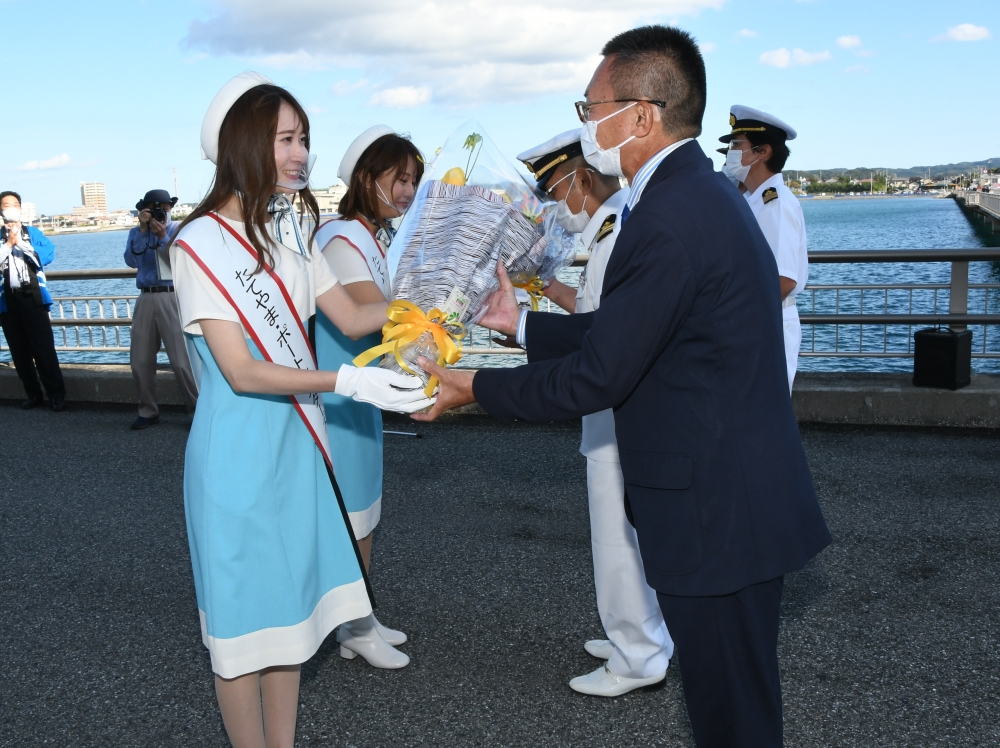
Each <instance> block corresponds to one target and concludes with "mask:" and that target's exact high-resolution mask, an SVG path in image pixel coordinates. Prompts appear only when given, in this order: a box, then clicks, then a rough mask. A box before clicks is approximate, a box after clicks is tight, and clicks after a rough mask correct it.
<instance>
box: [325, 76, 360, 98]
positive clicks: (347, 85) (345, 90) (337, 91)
mask: <svg viewBox="0 0 1000 748" xmlns="http://www.w3.org/2000/svg"><path fill="white" fill-rule="evenodd" d="M365 88H368V79H367V78H362V79H361V80H359V81H355V82H354V83H351V82H350V81H337V82H336V83H334V84H333V88H331V89H330V93H332V94H333V95H334V96H347V95H348V94H351V93H354V92H355V91H361V90H363V89H365Z"/></svg>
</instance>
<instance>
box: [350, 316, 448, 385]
mask: <svg viewBox="0 0 1000 748" xmlns="http://www.w3.org/2000/svg"><path fill="white" fill-rule="evenodd" d="M385 316H386V317H388V318H389V321H388V322H386V323H385V326H384V327H383V328H382V344H381V345H376V346H374V347H372V348H369V349H368V350H367V351H365V352H364V353H361V354H359V355H358V356H357V357H356V358H355V359H354V365H355V366H366V365H367V364H369V363H371V362H372V361H374V360H375V359H376V358H378V357H379V356H382V355H385V354H386V353H391V354H392V355H393V356H395V357H396V363H397V364H399V367H400V368H401V369H402V370H403V371H405V372H408V373H410V374H413V375H414V376H416V372H415V371H413V369H411V368H410V367H409V366H407V365H406V362H405V361H403V357H402V356H401V355H400V352H399V349H400V346H405V345H408V344H410V343H412V342H414V341H415V340H416V339H417V338H419V337H420V336H421V335H423V334H424V333H425V332H429V333H430V334H431V335H432V336H433V338H434V342H435V343H436V344H437V349H438V359H437V364H438V366H445V365H447V364H456V363H458V360H459V359H460V358H462V343H461V341H462V338H464V337H465V325H463V324H462V323H461V322H447V326H445V324H446V320H447V315H445V313H444V312H442V311H441V310H440V309H438V308H436V307H435V308H434V309H431V310H430V311H428V312H426V313H425V312H424V311H423V310H422V309H421V308H420V307H418V306H417V305H416V304H413V303H411V302H409V301H402V300H397V301H393V302H392V303H390V304H389V308H388V309H386V311H385ZM449 328H452V329H449ZM437 385H438V380H437V377H431V378H430V380H429V381H428V382H427V387H426V388H424V394H425V395H427V397H430V396H431V395H432V394H433V393H434V388H435V387H437Z"/></svg>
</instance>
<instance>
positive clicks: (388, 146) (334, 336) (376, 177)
mask: <svg viewBox="0 0 1000 748" xmlns="http://www.w3.org/2000/svg"><path fill="white" fill-rule="evenodd" d="M423 171H424V165H423V161H422V159H421V156H420V152H419V151H418V150H417V148H416V146H414V145H413V143H411V142H410V140H409V139H408V138H405V137H402V136H400V135H397V134H396V133H395V132H393V131H392V129H390V128H389V127H387V126H385V125H376V126H375V127H371V128H369V129H368V130H366V131H365V132H363V133H362V134H361V135H360V136H358V138H357V139H355V141H354V142H353V143H351V145H350V147H349V148H348V149H347V153H346V154H345V156H344V158H343V160H342V161H341V164H340V169H339V172H338V176H340V178H341V179H343V180H344V181H345V182H346V183H347V185H348V189H347V194H346V195H345V196H344V199H343V200H342V201H341V203H340V218H338V219H336V220H332V221H328V222H326V223H324V224H323V225H322V226H320V228H319V230H318V231H317V232H316V244H317V246H318V247H321V248H322V250H323V255H324V257H326V260H327V262H328V263H329V264H330V267H331V269H332V270H333V272H334V274H335V275H336V276H337V278H338V280H339V281H340V283H341V284H342V285H343V286H344V288H345V290H346V291H347V293H348V294H349V295H350V296H351V297H352V298H353V299H354V300H355V301H356V302H358V303H359V304H365V303H375V302H381V301H386V300H388V299H389V297H390V295H391V294H390V287H389V285H390V284H389V278H388V269H387V266H386V261H385V259H386V250H387V249H388V247H389V243H390V242H391V241H392V234H393V227H392V225H391V224H390V223H389V221H390V220H391V219H393V218H398V217H399V216H401V215H402V214H403V213H404V212H405V211H406V209H407V208H408V207H409V205H410V203H411V202H412V200H413V195H414V193H415V191H416V186H417V184H418V183H419V181H420V178H421V176H423ZM381 342H382V339H381V336H380V335H379V334H378V333H375V334H372V335H366V336H364V337H362V338H360V339H356V338H352V337H349V336H347V335H344V334H343V333H342V332H341V331H340V330H338V329H337V328H336V326H335V325H334V324H333V323H332V322H331V321H330V320H329V318H327V317H326V316H325V315H324V314H322V313H320V314H317V315H316V356H317V360H318V362H319V367H320V368H321V369H329V370H331V371H333V370H336V369H337V368H339V367H340V366H341V365H342V364H349V363H351V361H353V360H354V358H355V356H357V355H358V354H359V353H362V352H364V351H366V350H368V349H369V348H371V347H372V346H376V345H378V344H380V343H381ZM323 404H324V406H325V408H326V422H327V431H328V433H329V435H330V444H331V448H332V450H333V453H334V455H335V456H334V470H335V471H336V473H337V480H338V482H339V484H340V489H341V492H342V493H343V496H344V503H345V504H346V505H347V508H348V511H349V513H350V519H351V524H352V526H353V528H354V535H355V537H356V538H357V539H358V546H359V548H360V550H361V556H362V559H363V560H364V564H365V568H366V570H367V569H368V567H369V562H370V558H371V547H372V533H373V532H374V530H375V526H376V525H377V524H378V522H379V519H380V517H381V512H382V414H381V412H380V411H379V410H378V408H374V407H372V406H370V405H365V404H363V403H357V402H354V401H351V400H346V399H345V398H342V397H336V396H333V395H329V394H327V395H324V398H323ZM369 626H374V627H375V629H376V630H377V631H378V632H379V634H380V636H381V637H382V639H383V640H384V641H385V642H386V645H387V646H386V647H378V648H377V649H372V648H364V649H361V650H360V651H358V650H356V649H355V648H352V646H351V641H350V638H349V637H350V634H351V632H352V631H353V630H355V629H356V628H359V627H360V628H361V629H367V628H368V627H369ZM338 637H339V640H340V641H341V650H340V653H341V656H343V657H346V658H348V659H353V658H354V657H355V656H356V655H357V654H361V655H362V656H363V657H364V658H365V659H366V660H367V661H368V662H369V663H370V664H371V665H374V666H375V667H399V666H400V665H401V664H406V662H408V658H407V657H406V655H405V654H403V653H402V652H398V651H396V650H395V649H393V647H394V646H398V645H400V644H403V643H404V642H406V634H404V633H403V632H401V631H396V630H393V629H390V628H387V627H386V626H383V625H382V624H381V623H380V622H379V621H378V620H377V619H376V618H375V616H374V614H372V615H371V616H370V617H369V619H368V620H364V621H352V622H350V623H349V624H347V625H344V626H341V627H340V630H339V632H338Z"/></svg>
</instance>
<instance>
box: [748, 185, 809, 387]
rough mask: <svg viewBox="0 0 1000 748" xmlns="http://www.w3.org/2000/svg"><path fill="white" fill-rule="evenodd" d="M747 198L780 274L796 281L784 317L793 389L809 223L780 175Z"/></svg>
mask: <svg viewBox="0 0 1000 748" xmlns="http://www.w3.org/2000/svg"><path fill="white" fill-rule="evenodd" d="M744 197H745V198H746V200H747V203H748V204H749V206H750V210H752V211H753V214H754V216H755V217H756V218H757V223H758V224H759V225H760V230H761V231H762V232H763V234H764V238H765V239H767V243H768V244H769V245H770V246H771V251H772V252H773V253H774V259H775V261H776V262H777V264H778V275H781V276H784V277H785V278H791V279H792V280H793V281H795V288H793V289H792V292H791V293H790V294H788V296H787V297H786V299H785V301H784V304H783V305H782V306H783V308H782V310H781V316H782V318H783V322H784V324H783V327H784V331H785V359H786V361H787V364H788V385H789V388H791V384H792V380H793V379H794V377H795V369H796V366H797V362H798V357H799V345H800V344H801V342H802V328H801V326H800V324H799V311H798V309H797V308H796V306H795V297H796V296H798V295H799V294H800V293H801V292H802V289H804V288H805V287H806V281H808V280H809V255H808V253H807V250H806V222H805V218H804V217H803V215H802V207H801V206H800V205H799V201H798V198H796V197H795V195H793V194H792V191H791V190H789V189H788V188H787V187H786V186H785V182H784V180H783V179H782V177H781V174H775V175H774V176H773V177H771V178H770V179H768V180H767V181H765V182H764V183H763V184H761V185H760V186H759V187H758V188H757V189H756V190H754V191H753V192H752V193H751V192H746V193H744Z"/></svg>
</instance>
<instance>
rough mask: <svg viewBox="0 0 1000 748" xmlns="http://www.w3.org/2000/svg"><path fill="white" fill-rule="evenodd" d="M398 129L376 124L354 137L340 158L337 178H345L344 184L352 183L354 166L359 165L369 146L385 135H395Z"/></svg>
mask: <svg viewBox="0 0 1000 748" xmlns="http://www.w3.org/2000/svg"><path fill="white" fill-rule="evenodd" d="M395 134H396V131H395V130H393V129H392V128H391V127H389V125H374V126H372V127H369V128H368V129H367V130H365V131H364V132H363V133H361V134H360V135H358V137H356V138H355V139H354V142H353V143H351V144H350V145H349V146H347V153H345V154H344V157H343V158H342V159H340V168H339V169H337V178H338V179H341V180H343V182H344V184H347V185H349V184H350V183H351V177H352V176H354V168H355V167H356V166H357V165H358V159H359V158H361V154H362V153H364V152H365V151H366V150H367V149H368V146H370V145H371V144H372V143H374V142H375V141H376V140H378V139H379V138H381V137H383V136H384V135H395Z"/></svg>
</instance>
